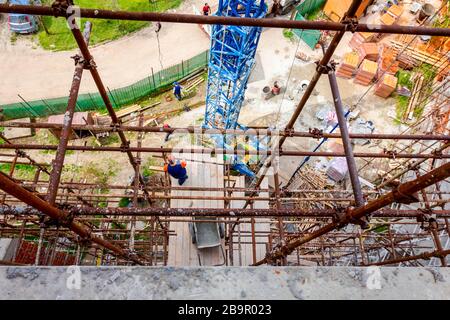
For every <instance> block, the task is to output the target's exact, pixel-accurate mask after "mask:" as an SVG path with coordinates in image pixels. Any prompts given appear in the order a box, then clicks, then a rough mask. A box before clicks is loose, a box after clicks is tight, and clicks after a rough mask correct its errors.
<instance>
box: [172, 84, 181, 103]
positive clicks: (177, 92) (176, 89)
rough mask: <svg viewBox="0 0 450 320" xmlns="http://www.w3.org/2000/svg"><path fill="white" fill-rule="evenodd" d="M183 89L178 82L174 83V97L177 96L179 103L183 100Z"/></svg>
mask: <svg viewBox="0 0 450 320" xmlns="http://www.w3.org/2000/svg"><path fill="white" fill-rule="evenodd" d="M182 89H183V87H182V86H181V85H180V84H179V83H178V82H174V83H173V95H174V96H175V98H177V99H178V101H180V100H181V99H183V97H182V96H181V90H182Z"/></svg>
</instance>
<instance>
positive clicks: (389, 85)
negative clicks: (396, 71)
mask: <svg viewBox="0 0 450 320" xmlns="http://www.w3.org/2000/svg"><path fill="white" fill-rule="evenodd" d="M397 82H398V79H397V78H396V77H395V76H393V75H390V74H385V75H384V76H383V77H382V78H381V79H380V80H379V81H378V83H377V84H376V86H375V94H376V95H377V96H379V97H382V98H387V97H389V96H390V95H391V94H392V93H393V92H394V91H395V89H396V88H397Z"/></svg>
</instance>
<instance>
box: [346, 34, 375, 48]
mask: <svg viewBox="0 0 450 320" xmlns="http://www.w3.org/2000/svg"><path fill="white" fill-rule="evenodd" d="M375 35H376V34H375V33H370V32H356V33H355V34H354V35H353V37H352V39H351V40H350V42H349V45H350V47H351V48H352V49H353V50H358V48H359V47H360V46H361V45H362V44H363V43H365V42H370V41H372V39H373V38H374V37H375Z"/></svg>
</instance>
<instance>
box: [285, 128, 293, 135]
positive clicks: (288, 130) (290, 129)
mask: <svg viewBox="0 0 450 320" xmlns="http://www.w3.org/2000/svg"><path fill="white" fill-rule="evenodd" d="M294 132H295V130H294V128H289V129H288V128H286V129H285V130H284V134H285V135H286V136H287V137H293V136H294Z"/></svg>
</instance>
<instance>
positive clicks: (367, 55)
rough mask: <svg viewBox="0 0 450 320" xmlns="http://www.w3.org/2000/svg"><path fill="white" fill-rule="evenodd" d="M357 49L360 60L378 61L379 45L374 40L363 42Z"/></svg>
mask: <svg viewBox="0 0 450 320" xmlns="http://www.w3.org/2000/svg"><path fill="white" fill-rule="evenodd" d="M356 51H357V52H358V55H359V61H360V62H361V61H363V60H364V59H367V60H370V61H378V56H379V54H378V45H377V44H376V43H373V42H367V43H363V44H361V45H360V46H359V47H358V48H357V49H356Z"/></svg>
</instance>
